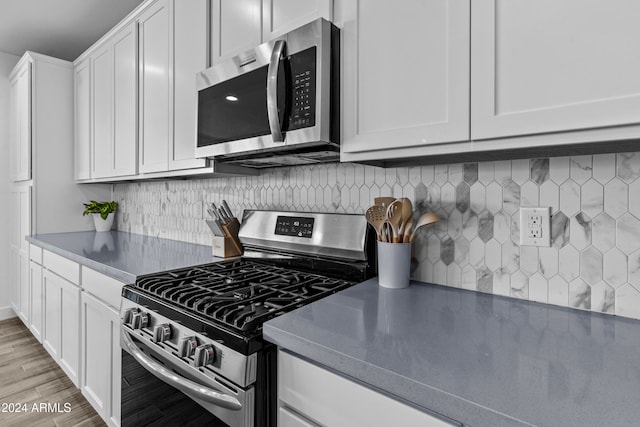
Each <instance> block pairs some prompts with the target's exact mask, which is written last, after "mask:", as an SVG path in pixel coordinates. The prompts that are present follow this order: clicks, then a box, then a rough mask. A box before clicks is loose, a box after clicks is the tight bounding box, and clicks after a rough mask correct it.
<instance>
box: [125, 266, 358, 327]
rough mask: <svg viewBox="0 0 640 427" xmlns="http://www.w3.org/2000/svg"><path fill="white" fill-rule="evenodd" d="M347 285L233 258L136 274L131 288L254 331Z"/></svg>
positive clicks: (342, 281)
mask: <svg viewBox="0 0 640 427" xmlns="http://www.w3.org/2000/svg"><path fill="white" fill-rule="evenodd" d="M353 284H355V282H352V281H348V280H342V279H334V278H329V277H326V276H322V275H320V274H314V273H306V272H302V271H298V270H293V269H288V268H283V267H278V266H273V265H269V264H265V263H262V262H256V261H250V260H246V259H239V260H232V261H223V262H218V263H212V264H206V265H200V266H196V267H189V268H183V269H177V270H172V271H168V272H164V273H158V274H152V275H147V276H142V277H140V278H139V279H138V280H137V281H136V283H135V285H134V286H135V287H136V288H138V289H141V290H143V291H145V292H146V293H149V294H151V295H154V296H156V297H157V298H159V299H161V300H162V301H165V302H168V303H171V304H173V305H175V306H179V307H182V308H184V309H187V310H188V311H191V312H193V313H196V314H198V315H200V316H202V317H205V318H207V319H210V320H212V321H214V322H218V323H222V324H224V325H226V326H227V327H231V328H233V329H236V330H239V331H242V332H254V331H257V330H258V329H260V328H261V326H262V323H264V322H266V321H267V320H269V319H271V318H273V317H276V316H278V315H280V314H283V313H286V312H288V311H291V310H293V309H295V308H298V307H301V306H303V305H305V304H308V303H310V302H312V301H315V300H317V299H320V298H323V297H325V296H327V295H329V294H332V293H334V292H337V291H339V290H342V289H344V288H347V287H349V286H351V285H353Z"/></svg>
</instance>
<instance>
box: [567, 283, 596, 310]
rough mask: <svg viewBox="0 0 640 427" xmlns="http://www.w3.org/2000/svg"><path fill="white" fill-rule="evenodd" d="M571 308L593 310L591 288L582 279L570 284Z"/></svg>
mask: <svg viewBox="0 0 640 427" xmlns="http://www.w3.org/2000/svg"><path fill="white" fill-rule="evenodd" d="M569 306H570V307H574V308H582V309H584V310H591V286H589V285H588V284H587V283H585V282H584V280H582V279H575V280H573V281H572V282H571V283H569Z"/></svg>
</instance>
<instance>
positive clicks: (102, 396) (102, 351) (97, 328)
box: [80, 292, 121, 424]
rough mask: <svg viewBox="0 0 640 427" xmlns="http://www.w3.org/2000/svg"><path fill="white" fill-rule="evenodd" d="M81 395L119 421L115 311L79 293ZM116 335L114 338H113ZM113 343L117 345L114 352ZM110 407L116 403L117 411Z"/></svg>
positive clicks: (117, 333)
mask: <svg viewBox="0 0 640 427" xmlns="http://www.w3.org/2000/svg"><path fill="white" fill-rule="evenodd" d="M81 324H82V367H83V369H82V378H81V381H80V389H81V390H82V394H83V395H84V396H85V397H86V398H87V400H88V401H89V402H90V403H91V405H92V406H93V407H94V409H95V410H96V412H98V414H100V416H101V417H102V418H103V419H104V420H105V421H106V422H109V420H111V423H112V424H119V418H120V417H119V407H120V400H119V399H118V400H117V401H114V400H113V392H114V389H115V388H117V389H118V391H119V390H120V364H121V358H120V342H119V337H120V334H119V327H120V322H119V316H118V312H117V311H115V310H114V309H112V308H110V307H109V306H107V305H106V304H104V303H103V302H101V301H100V300H98V299H96V298H94V297H93V296H91V295H89V294H88V293H86V292H82V321H81ZM115 338H117V339H118V340H117V341H116V339H115ZM114 346H117V350H118V351H117V352H116V351H115V350H116V349H115V348H114ZM114 406H117V407H118V408H117V413H114V412H115V411H114V410H113V409H114Z"/></svg>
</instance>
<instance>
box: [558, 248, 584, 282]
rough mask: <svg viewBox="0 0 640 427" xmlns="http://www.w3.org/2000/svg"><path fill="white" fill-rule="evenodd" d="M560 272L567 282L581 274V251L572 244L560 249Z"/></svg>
mask: <svg viewBox="0 0 640 427" xmlns="http://www.w3.org/2000/svg"><path fill="white" fill-rule="evenodd" d="M558 255H559V259H558V273H559V274H560V276H562V278H563V279H565V280H566V281H567V282H570V281H572V280H573V279H575V278H576V277H578V276H579V275H580V252H578V250H577V249H576V248H574V247H573V246H571V245H567V246H565V247H564V248H562V249H560V250H559V251H558Z"/></svg>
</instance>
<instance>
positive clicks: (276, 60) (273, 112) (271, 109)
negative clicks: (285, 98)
mask: <svg viewBox="0 0 640 427" xmlns="http://www.w3.org/2000/svg"><path fill="white" fill-rule="evenodd" d="M284 46H285V42H284V40H277V41H276V42H275V44H274V45H273V51H272V52H271V61H269V69H268V70H267V114H268V116H269V128H270V129H271V136H272V138H273V142H284V139H283V138H282V128H281V127H280V120H279V119H278V67H279V66H280V57H281V56H282V52H283V51H284Z"/></svg>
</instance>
